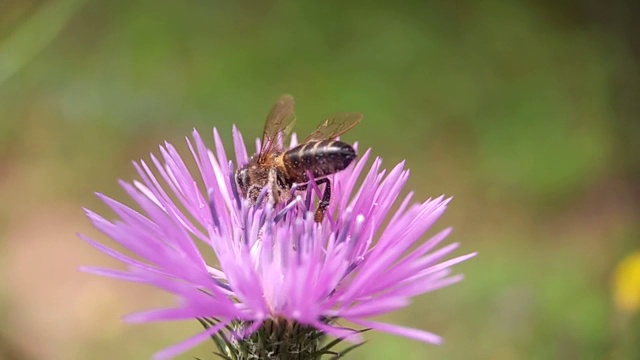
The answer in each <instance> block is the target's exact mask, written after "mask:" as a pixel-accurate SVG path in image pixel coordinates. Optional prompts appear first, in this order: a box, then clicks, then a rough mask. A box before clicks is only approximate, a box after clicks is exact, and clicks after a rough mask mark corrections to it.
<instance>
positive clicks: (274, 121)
mask: <svg viewBox="0 0 640 360" xmlns="http://www.w3.org/2000/svg"><path fill="white" fill-rule="evenodd" d="M295 120H296V116H295V113H294V102H293V97H292V96H291V95H283V96H282V97H281V98H280V99H279V100H278V102H276V103H275V104H273V107H271V111H269V115H267V120H266V122H265V124H264V131H263V133H262V142H261V146H260V153H259V155H258V160H259V161H260V162H263V161H265V160H266V158H267V157H268V155H269V153H270V152H272V151H273V150H276V149H279V147H280V145H281V140H282V136H283V135H287V134H289V133H290V132H291V129H292V128H293V124H294V122H295Z"/></svg>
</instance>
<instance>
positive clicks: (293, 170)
mask: <svg viewBox="0 0 640 360" xmlns="http://www.w3.org/2000/svg"><path fill="white" fill-rule="evenodd" d="M355 158H356V151H355V150H354V149H353V147H352V146H351V145H349V144H346V143H343V142H341V141H337V140H324V141H313V142H308V143H305V144H300V145H298V146H296V147H294V148H292V149H290V150H288V151H287V152H286V153H285V154H284V157H283V162H284V165H285V166H286V167H287V170H288V173H289V175H290V176H291V178H292V179H291V180H292V181H294V182H298V183H302V182H307V181H308V180H309V179H308V178H307V174H306V172H307V171H309V172H311V173H312V174H313V177H314V178H316V179H317V178H321V177H324V176H327V175H331V174H335V173H337V172H338V171H341V170H344V169H345V168H346V167H347V166H349V164H351V162H352V161H353V159H355Z"/></svg>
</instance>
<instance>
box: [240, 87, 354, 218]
mask: <svg viewBox="0 0 640 360" xmlns="http://www.w3.org/2000/svg"><path fill="white" fill-rule="evenodd" d="M362 117H363V115H362V114H360V113H355V112H347V113H339V114H335V115H333V116H330V117H329V118H327V119H326V120H324V121H323V122H322V123H321V124H320V125H319V126H318V127H317V128H316V130H315V131H314V132H312V133H311V134H310V135H309V136H307V137H306V138H305V139H304V140H303V141H302V142H301V143H300V144H299V145H297V146H295V147H293V148H291V149H288V150H283V149H282V142H283V138H284V136H286V135H288V134H289V133H290V132H291V129H292V128H293V124H294V122H295V114H294V102H293V97H291V96H290V95H284V96H282V97H281V98H280V100H279V101H278V102H276V103H275V104H274V105H273V107H272V108H271V111H270V112H269V115H268V116H267V120H266V122H265V125H264V131H263V134H262V142H261V146H260V151H259V152H258V153H256V154H255V155H253V156H252V157H251V158H250V159H249V162H248V163H247V164H245V165H244V166H242V167H240V168H238V170H237V171H236V174H235V177H236V182H237V183H238V187H239V189H240V192H241V194H242V195H243V196H244V197H245V198H247V199H249V201H250V202H251V204H255V203H256V202H257V199H258V197H259V195H260V193H261V191H262V189H263V188H264V187H265V186H268V188H267V196H268V197H269V201H270V202H271V203H273V204H277V203H284V202H287V201H289V199H290V198H291V188H292V187H293V184H296V190H306V189H307V187H308V186H309V185H310V184H309V175H308V174H311V175H312V178H313V179H314V180H315V183H316V184H317V185H318V186H319V185H322V184H325V186H324V191H323V194H322V198H321V200H320V202H319V204H318V207H317V209H316V211H315V213H314V220H315V221H316V222H322V220H323V219H324V213H325V210H326V209H327V207H328V206H329V201H330V200H331V182H330V181H329V179H328V178H327V176H329V175H331V174H335V173H337V172H339V171H342V170H344V169H345V168H346V167H347V166H349V164H351V162H352V161H353V160H354V159H355V158H356V151H355V149H354V148H353V147H352V146H351V145H349V144H346V143H344V142H342V141H337V140H334V139H335V138H336V137H338V136H340V135H341V134H344V133H345V132H347V131H349V130H351V129H352V128H353V127H354V126H356V125H357V124H358V123H359V122H360V120H362Z"/></svg>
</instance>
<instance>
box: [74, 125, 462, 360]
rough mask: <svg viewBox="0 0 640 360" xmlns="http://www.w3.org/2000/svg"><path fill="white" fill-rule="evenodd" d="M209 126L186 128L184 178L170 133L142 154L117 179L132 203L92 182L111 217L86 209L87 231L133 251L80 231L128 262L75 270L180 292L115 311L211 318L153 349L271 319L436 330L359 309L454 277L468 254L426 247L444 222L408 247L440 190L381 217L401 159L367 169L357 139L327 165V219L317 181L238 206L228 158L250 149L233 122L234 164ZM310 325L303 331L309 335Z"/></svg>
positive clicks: (434, 339) (136, 317)
mask: <svg viewBox="0 0 640 360" xmlns="http://www.w3.org/2000/svg"><path fill="white" fill-rule="evenodd" d="M213 137H214V140H215V151H212V150H209V149H207V148H206V146H205V144H204V142H203V140H202V139H201V137H200V135H199V134H198V132H197V131H195V130H194V131H193V141H191V140H189V139H188V138H187V143H188V145H189V148H190V150H191V153H192V155H193V158H194V159H195V162H196V163H197V168H198V172H197V174H195V176H194V175H192V174H191V173H190V172H189V170H188V169H187V166H186V165H185V163H184V162H183V160H182V158H181V157H180V155H179V154H178V152H177V151H176V149H175V148H174V147H173V146H172V145H171V144H169V143H165V145H164V146H161V147H160V153H161V155H162V160H160V159H158V158H156V157H155V156H153V155H151V160H152V162H153V166H150V165H148V164H147V163H145V162H144V161H141V162H140V163H134V166H135V168H136V170H137V171H138V174H139V175H140V178H141V180H142V181H141V182H139V181H134V182H133V183H126V182H121V183H120V184H121V186H122V187H123V188H124V190H125V191H126V192H127V193H128V194H129V196H131V198H132V199H133V200H134V201H135V203H137V205H138V206H139V207H140V208H141V209H142V212H138V211H136V210H133V209H131V208H129V207H127V206H126V205H123V204H122V203H120V202H118V201H116V200H113V199H111V198H109V197H107V196H105V195H102V194H97V195H98V197H99V198H100V199H101V200H102V201H104V202H105V203H106V204H107V205H108V206H109V207H110V208H111V209H112V210H113V211H114V212H115V214H116V215H117V216H118V218H119V219H118V220H115V221H109V220H106V219H105V218H103V217H102V216H100V215H98V214H96V213H94V212H92V211H90V210H86V214H87V216H88V217H89V219H90V220H91V222H92V223H93V224H94V226H95V227H96V228H97V229H99V230H100V231H101V232H103V233H104V234H106V235H107V236H108V237H110V238H111V239H113V240H114V241H116V242H117V243H119V244H120V245H122V246H123V247H125V248H126V249H128V250H129V251H130V252H131V253H132V254H134V255H135V256H129V255H126V254H123V253H120V252H118V251H116V250H114V249H112V248H109V247H106V246H105V245H102V244H101V243H99V242H96V241H95V240H92V239H90V238H88V237H87V236H84V235H80V236H81V238H82V239H84V240H85V241H87V242H88V243H89V244H91V245H92V246H94V247H95V248H97V249H98V250H100V251H102V252H104V253H106V254H107V255H109V256H111V257H113V258H115V259H117V260H119V261H121V262H123V263H125V264H126V265H127V270H126V271H121V270H113V269H103V268H95V267H85V268H83V270H84V271H87V272H90V273H93V274H97V275H102V276H107V277H112V278H116V279H121V280H127V281H132V282H139V283H144V284H150V285H153V286H155V287H158V288H160V289H163V290H164V291H167V292H170V293H172V294H174V295H176V296H177V297H178V298H179V299H180V302H179V305H177V306H176V307H174V308H168V309H156V310H151V311H147V312H142V313H135V314H131V315H128V316H127V317H126V320H128V321H130V322H136V323H143V322H151V321H166V320H191V319H201V321H202V319H210V320H208V321H206V324H207V325H208V326H207V328H206V330H205V331H203V332H202V333H200V334H197V335H195V336H194V337H192V338H189V339H187V340H185V341H183V342H182V343H180V344H177V345H174V346H173V347H170V348H168V349H165V350H163V351H161V352H159V353H157V354H156V355H155V358H156V359H166V358H171V357H174V356H176V355H178V354H180V353H182V352H184V351H186V350H188V349H189V348H191V347H193V346H195V345H197V344H198V343H200V342H202V341H204V340H206V339H208V338H211V337H212V336H214V340H215V336H220V337H222V339H227V340H228V344H230V345H229V348H227V349H222V350H221V351H222V352H225V353H226V354H227V355H228V354H229V352H231V351H233V349H232V347H233V344H237V343H238V342H242V341H246V340H247V339H251V336H253V335H254V334H256V333H263V332H265V329H267V330H268V329H272V328H273V327H274V326H275V327H277V326H282V327H288V329H292V328H296V327H299V328H300V329H306V330H307V333H306V334H307V335H308V334H312V335H313V334H314V332H315V333H318V334H320V335H324V334H326V335H330V336H334V337H337V338H343V339H347V340H350V341H353V342H356V343H357V342H359V341H361V339H360V332H357V331H354V330H351V329H346V328H343V327H341V326H339V325H337V324H336V320H338V319H343V320H346V321H349V322H351V323H353V324H357V325H360V326H363V327H367V328H371V329H375V330H380V331H384V332H388V333H393V334H397V335H400V336H404V337H408V338H412V339H416V340H420V341H424V342H428V343H434V344H438V343H440V342H441V338H440V337H438V336H437V335H434V334H432V333H429V332H426V331H422V330H418V329H411V328H405V327H401V326H397V325H392V324H387V323H380V322H375V321H371V320H369V318H370V317H374V316H377V315H381V314H386V313H389V312H392V311H395V310H398V309H401V308H403V307H405V306H407V305H408V304H409V302H410V299H411V298H412V297H414V296H417V295H420V294H423V293H427V292H430V291H433V290H436V289H438V288H441V287H444V286H448V285H450V284H453V283H455V282H458V281H460V280H461V279H462V276H461V275H451V269H450V268H451V266H452V265H455V264H457V263H460V262H463V261H465V260H467V259H469V258H470V257H473V256H474V255H475V253H472V254H468V255H464V256H459V257H455V258H453V259H449V260H446V261H443V258H444V257H445V256H447V255H449V254H450V253H451V252H452V251H453V250H454V249H455V248H457V246H458V244H450V245H447V246H444V247H442V248H440V249H438V250H434V249H435V247H436V246H437V245H438V244H439V243H440V242H441V241H442V240H443V239H444V238H445V237H446V236H447V235H448V234H449V233H450V231H451V230H450V229H446V230H443V231H441V232H439V233H438V234H436V235H434V236H433V237H431V238H430V239H429V240H427V241H426V242H424V243H422V244H420V245H419V246H418V247H415V248H414V247H412V246H413V245H416V244H417V243H418V242H419V240H420V239H421V238H422V236H423V235H424V234H425V232H426V231H427V230H429V229H430V227H431V225H433V223H434V222H435V221H436V220H437V219H438V218H439V217H440V215H442V213H443V212H444V211H445V209H446V206H447V204H448V202H449V200H450V199H444V198H443V197H439V198H436V199H432V200H427V201H425V202H422V203H413V202H412V195H413V193H409V194H408V195H407V196H406V197H404V199H402V200H401V201H400V206H399V208H398V210H397V211H395V212H394V213H393V214H392V215H391V219H390V220H389V221H388V225H386V226H383V224H384V223H385V220H386V219H387V217H388V215H389V213H390V212H391V208H392V205H393V204H394V203H396V202H398V200H399V199H398V198H399V195H400V192H401V190H402V188H403V187H404V185H405V183H406V181H407V178H408V176H409V171H408V170H405V169H404V163H400V164H398V165H396V166H395V167H394V168H393V169H392V170H391V171H389V172H388V173H387V171H386V170H383V169H381V160H380V159H379V158H376V159H375V160H374V161H373V164H372V165H371V166H369V167H368V170H365V167H366V166H367V165H366V163H367V160H368V159H369V157H370V151H369V150H368V151H366V152H365V153H364V154H363V155H362V157H361V158H360V159H358V160H356V161H354V164H352V165H351V166H350V167H349V168H347V169H346V170H344V171H342V172H340V173H337V174H335V175H332V176H331V178H332V187H333V196H332V199H331V204H330V206H329V208H328V210H327V216H326V218H325V220H324V221H323V222H322V223H321V224H316V223H315V222H314V220H313V211H314V204H313V203H314V202H316V201H317V199H318V197H319V195H320V190H319V189H318V188H317V186H311V187H310V190H308V191H306V193H304V192H299V191H298V192H296V193H294V194H293V200H292V201H291V202H289V203H288V204H278V205H277V206H275V207H274V206H272V205H271V203H269V202H268V201H261V200H264V199H259V200H258V204H256V205H255V206H249V204H248V202H247V201H245V200H244V199H242V198H241V197H240V196H239V195H238V189H237V186H236V183H235V180H234V168H236V167H237V165H238V164H240V165H242V164H245V163H246V162H247V159H248V156H247V151H246V148H245V144H244V142H243V140H242V136H241V135H240V133H239V132H238V131H237V130H236V129H235V127H234V131H233V139H234V148H235V162H233V161H229V160H228V158H227V155H226V152H225V150H224V147H223V145H222V142H221V140H220V137H219V135H218V132H217V131H216V130H215V129H214V130H213ZM292 142H293V143H294V144H295V142H296V140H295V136H294V137H293V138H292ZM234 164H235V165H234ZM152 168H154V169H155V170H152ZM154 172H155V173H154ZM156 173H157V174H158V175H159V176H158V175H156ZM359 180H362V181H361V183H360V185H358V184H359ZM161 182H162V183H161ZM311 183H313V182H311ZM202 189H206V192H203V191H202ZM264 193H266V192H263V194H264ZM263 198H264V196H263ZM194 239H197V240H194ZM196 241H201V242H204V243H205V244H206V245H207V246H208V248H207V250H208V249H211V251H213V252H214V253H215V255H216V257H217V259H218V261H219V264H217V265H213V264H207V263H206V262H205V261H204V259H203V256H202V254H201V253H200V251H199V250H198V248H197V247H196ZM300 332H301V333H303V332H304V331H303V330H300ZM267 333H268V331H267ZM294 335H295V334H294ZM292 336H293V335H292ZM314 336H315V337H313V336H311V337H313V340H314V341H315V340H317V339H319V337H318V336H319V335H314ZM298 340H299V339H298ZM303 345H304V344H303ZM304 346H306V345H304ZM314 346H315V345H314ZM312 348H313V349H315V351H317V350H318V348H317V347H313V346H312ZM313 349H312V350H313Z"/></svg>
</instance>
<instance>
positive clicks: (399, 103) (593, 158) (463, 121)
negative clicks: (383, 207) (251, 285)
mask: <svg viewBox="0 0 640 360" xmlns="http://www.w3.org/2000/svg"><path fill="white" fill-rule="evenodd" d="M639 14H640V7H639V6H638V2H634V1H613V2H599V1H578V0H568V1H563V2H553V1H539V2H534V1H516V0H505V1H498V0H480V1H468V2H422V1H404V2H383V1H371V0H369V1H359V0H358V1H351V2H337V1H328V2H315V1H314V2H312V1H308V2H293V1H283V2H277V1H263V2H253V1H238V2H230V1H202V0H200V1H182V2H181V1H164V0H160V1H157V0H140V1H97V0H94V1H84V0H57V1H35V0H20V1H18V0H13V1H12V0H9V1H6V0H5V1H0V204H1V205H0V246H1V252H0V259H1V260H0V267H1V268H0V271H1V273H2V275H3V276H2V283H1V284H0V316H1V319H2V329H1V331H2V332H1V333H0V339H1V342H0V359H16V360H23V359H24V360H26V359H54V360H55V359H144V358H148V357H149V356H150V355H151V354H152V353H153V352H155V351H156V350H158V349H160V348H162V347H164V346H167V345H170V344H172V343H174V342H177V341H179V340H181V339H183V338H185V337H187V336H189V335H191V334H193V333H194V332H195V331H199V330H200V325H199V324H197V323H196V322H193V323H169V324H165V323H162V324H150V325H134V326H132V325H126V324H123V323H122V322H121V321H120V319H119V317H120V315H122V314H125V313H129V312H132V311H135V310H141V309H146V308H150V307H155V306H160V305H164V304H168V303H171V299H169V298H168V297H166V296H165V295H163V294H162V293H160V292H158V291H155V290H153V289H150V288H146V287H141V286H136V285H130V284H126V283H120V282H117V281H112V280H105V279H101V278H97V277H93V276H89V275H86V274H83V273H79V272H78V271H77V267H78V266H80V265H87V264H89V265H108V266H109V265H115V266H119V265H117V264H114V262H112V261H111V260H110V259H108V258H107V257H106V256H104V255H102V254H100V253H98V252H97V251H95V250H94V249H92V248H90V247H89V246H87V245H86V244H84V243H83V242H82V241H80V240H79V239H78V238H77V237H76V235H75V233H76V232H84V233H88V234H90V235H96V233H95V231H93V230H92V229H91V227H90V225H89V223H88V221H87V220H86V219H84V218H83V214H82V209H81V208H82V207H83V206H86V207H89V208H91V209H95V210H97V211H99V212H100V211H101V212H103V213H104V212H105V208H104V206H102V205H101V204H100V203H99V202H98V201H97V199H96V198H95V197H94V196H93V192H94V191H99V192H103V193H107V194H109V195H112V196H114V197H116V198H120V199H125V197H124V194H123V192H122V191H121V190H120V189H119V188H118V187H117V185H116V179H119V178H121V179H126V180H132V179H134V178H135V175H134V172H133V167H132V166H131V160H137V159H141V158H144V159H147V158H148V154H149V153H150V152H156V153H157V144H159V143H161V142H162V141H164V140H168V141H170V142H172V143H174V144H179V146H178V147H179V148H181V149H185V146H184V136H186V135H188V134H189V133H190V131H191V129H192V128H197V129H199V130H200V131H201V132H202V133H204V134H210V131H211V128H212V127H213V126H216V127H217V128H218V129H220V131H221V133H222V136H223V139H224V140H226V141H229V140H230V138H231V136H230V134H231V126H232V124H237V125H238V126H239V128H240V129H241V130H242V131H243V133H244V135H245V137H246V138H253V137H256V136H258V135H259V134H260V132H261V127H262V124H263V121H264V118H265V116H266V113H267V111H268V109H269V107H270V106H271V104H272V103H273V102H274V101H275V100H276V99H277V98H278V97H279V96H280V95H281V94H283V93H291V94H293V95H294V96H295V97H296V99H297V113H298V124H297V130H298V132H300V133H307V132H309V131H311V130H312V129H313V128H314V127H315V125H317V124H318V123H319V121H320V120H321V119H322V118H323V116H325V115H327V114H330V113H333V112H338V111H360V112H363V113H364V114H365V120H364V121H363V123H362V124H361V125H360V126H358V127H357V128H356V129H354V130H353V131H351V132H350V133H349V134H347V135H346V136H345V137H344V138H345V139H346V140H348V141H356V140H357V141H359V142H360V144H361V145H360V146H361V147H365V148H366V147H372V148H373V149H374V152H375V154H377V155H379V156H381V157H383V158H384V160H385V164H386V165H387V166H388V167H391V166H393V165H394V164H395V163H397V162H399V161H401V160H403V159H406V160H407V164H408V166H409V167H410V168H411V169H412V176H411V179H410V183H409V186H408V188H412V189H415V190H416V191H417V195H418V198H427V197H430V196H437V195H440V194H443V193H444V194H448V195H453V196H454V201H453V203H452V206H451V207H450V209H449V211H448V213H447V214H446V216H445V217H444V218H443V219H442V220H441V221H440V222H439V224H438V227H439V228H443V227H445V226H453V227H454V228H455V231H454V233H453V235H452V236H451V239H450V241H459V242H461V243H462V249H461V251H460V253H462V252H471V251H479V252H480V254H479V256H478V257H477V258H475V259H473V260H472V261H469V262H468V263H466V264H463V265H461V266H459V267H458V270H459V271H461V272H463V273H465V275H466V279H465V281H464V282H462V283H460V284H457V285H455V286H453V287H450V288H447V289H443V290H441V291H438V292H436V293H433V294H429V295H426V296H423V297H420V298H417V299H416V301H415V302H414V303H413V304H412V305H411V306H410V307H409V308H407V309H405V310H403V311H401V312H398V313H396V314H394V315H393V316H392V317H391V320H392V321H394V322H397V323H400V324H403V325H410V326H416V327H420V328H423V329H427V330H430V331H433V332H436V333H438V334H441V335H443V336H444V337H445V339H446V343H445V344H444V345H443V346H428V345H424V344H421V343H417V342H414V341H410V340H406V339H402V338H397V337H393V336H391V335H385V334H376V333H369V334H367V338H368V339H369V340H370V342H369V343H368V344H366V345H365V346H363V347H362V348H360V349H359V350H357V351H355V352H354V353H352V356H351V358H353V359H390V358H402V359H640V345H639V344H640V325H639V324H638V322H639V320H638V315H637V309H638V302H637V301H638V300H637V297H634V296H638V297H640V290H638V287H635V288H634V287H633V283H634V281H636V284H637V282H638V278H639V277H640V275H639V274H638V272H640V270H636V271H638V272H636V273H635V275H634V273H633V270H629V269H633V266H634V260H633V259H634V258H633V257H630V256H632V254H633V253H634V251H638V250H640V237H639V236H640V226H639V225H638V219H639V218H640V217H639V215H640V214H639V207H638V204H639V202H640V145H639V144H640V140H639V135H640V123H639V122H640V119H639V118H638V117H639V114H640V111H639V110H640V97H639V95H640V75H639V74H640V73H639V67H638V58H639V57H640V42H638V39H639V38H640V22H639V20H638V19H639V17H638V15H639ZM208 138H209V139H210V136H209V137H208ZM96 236H97V235H96ZM97 237H98V238H100V239H103V237H100V236H97ZM625 261H626V262H625ZM635 261H636V262H635V264H637V262H638V260H635ZM621 262H625V263H626V264H627V265H626V266H623V267H619V266H618V265H619V264H620V263H621ZM636 266H637V265H636ZM625 269H627V270H625ZM618 270H620V271H618ZM634 276H635V278H634ZM616 279H618V280H616ZM634 279H635V280H634ZM625 284H627V285H625ZM625 299H626V300H625ZM634 299H636V300H634ZM212 350H213V345H212V344H211V343H205V344H204V345H202V346H200V347H199V348H197V349H194V350H193V351H192V352H190V353H189V354H188V355H185V357H184V358H185V359H192V358H193V357H194V356H198V357H200V358H211V357H212V355H211V351H212Z"/></svg>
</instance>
